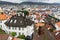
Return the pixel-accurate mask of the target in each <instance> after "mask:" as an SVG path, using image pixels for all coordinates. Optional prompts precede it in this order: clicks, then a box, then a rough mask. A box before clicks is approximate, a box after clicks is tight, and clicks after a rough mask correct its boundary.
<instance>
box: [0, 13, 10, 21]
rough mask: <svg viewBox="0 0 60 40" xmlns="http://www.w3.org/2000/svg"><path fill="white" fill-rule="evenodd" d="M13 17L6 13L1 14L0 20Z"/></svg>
mask: <svg viewBox="0 0 60 40" xmlns="http://www.w3.org/2000/svg"><path fill="white" fill-rule="evenodd" d="M9 18H11V17H10V16H7V15H6V14H4V13H3V14H0V20H6V19H9Z"/></svg>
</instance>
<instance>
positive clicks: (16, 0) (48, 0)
mask: <svg viewBox="0 0 60 40" xmlns="http://www.w3.org/2000/svg"><path fill="white" fill-rule="evenodd" d="M1 1H8V2H13V3H21V2H24V1H32V2H46V3H60V0H1Z"/></svg>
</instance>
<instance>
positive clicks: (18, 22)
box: [5, 15, 33, 27]
mask: <svg viewBox="0 0 60 40" xmlns="http://www.w3.org/2000/svg"><path fill="white" fill-rule="evenodd" d="M32 24H33V21H31V20H30V19H27V18H26V17H24V16H22V15H21V16H18V15H15V16H12V17H11V19H10V20H8V21H7V22H5V25H7V26H9V27H26V26H28V25H29V26H30V25H32Z"/></svg>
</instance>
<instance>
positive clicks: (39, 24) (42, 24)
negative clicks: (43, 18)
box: [35, 23, 45, 27]
mask: <svg viewBox="0 0 60 40" xmlns="http://www.w3.org/2000/svg"><path fill="white" fill-rule="evenodd" d="M44 25H45V24H44V23H37V24H35V26H36V27H39V26H44Z"/></svg>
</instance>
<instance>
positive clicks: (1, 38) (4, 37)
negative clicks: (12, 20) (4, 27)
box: [0, 34, 9, 40]
mask: <svg viewBox="0 0 60 40" xmlns="http://www.w3.org/2000/svg"><path fill="white" fill-rule="evenodd" d="M8 37H9V35H7V34H0V40H7V39H8Z"/></svg>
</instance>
